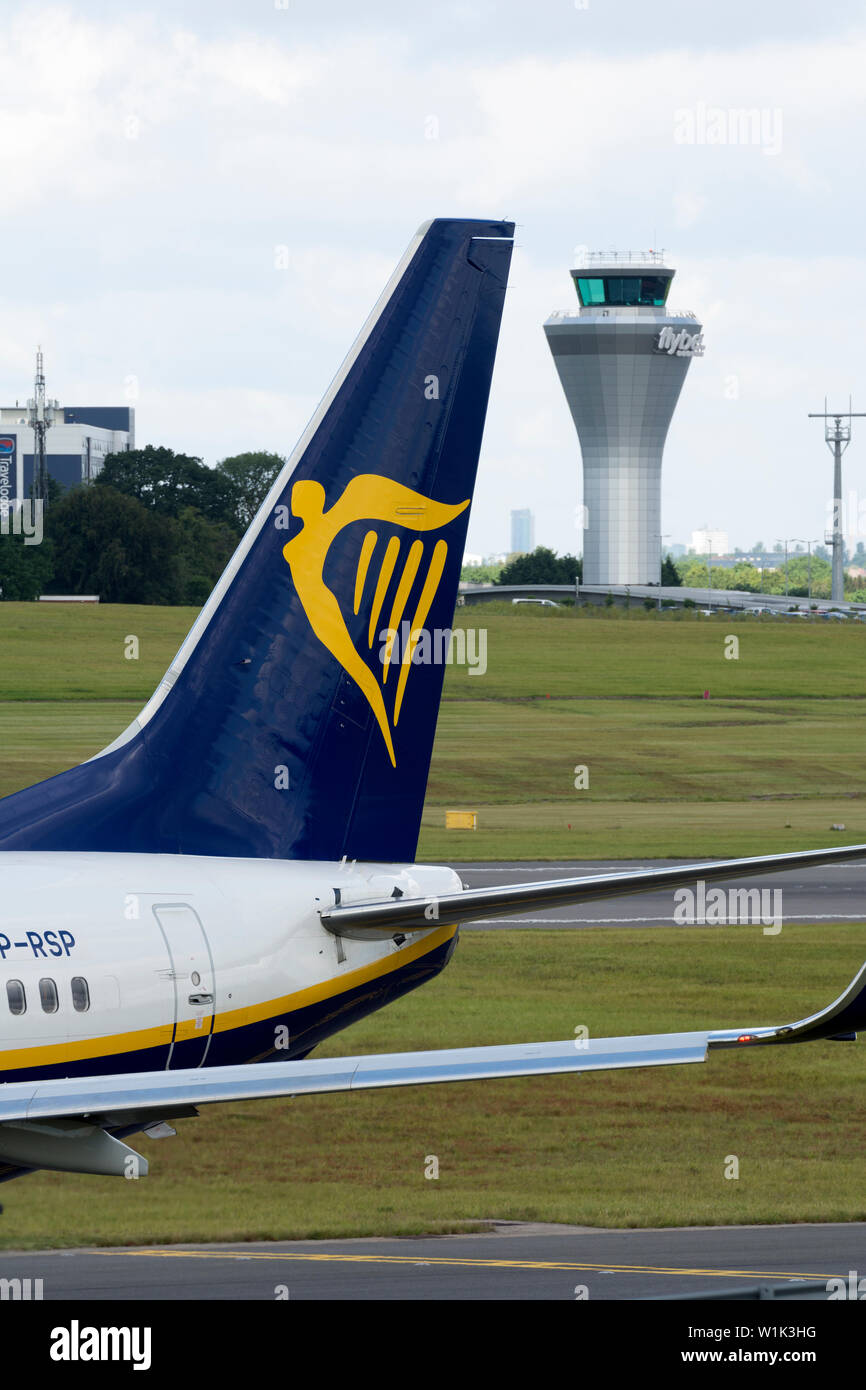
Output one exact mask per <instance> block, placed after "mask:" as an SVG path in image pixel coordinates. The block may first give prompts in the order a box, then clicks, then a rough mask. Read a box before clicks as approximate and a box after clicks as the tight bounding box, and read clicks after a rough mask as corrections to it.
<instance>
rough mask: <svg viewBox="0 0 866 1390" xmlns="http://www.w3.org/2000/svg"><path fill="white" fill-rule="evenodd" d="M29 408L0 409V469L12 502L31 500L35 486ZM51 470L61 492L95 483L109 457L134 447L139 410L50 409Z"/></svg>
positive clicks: (48, 445)
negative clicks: (18, 499) (136, 415)
mask: <svg viewBox="0 0 866 1390" xmlns="http://www.w3.org/2000/svg"><path fill="white" fill-rule="evenodd" d="M27 414H28V412H27V407H26V405H22V406H19V405H7V406H2V407H0V466H2V468H3V473H4V476H7V477H8V480H9V484H8V485H9V493H10V496H11V497H19V498H23V497H29V496H30V490H31V487H32V486H33V454H34V445H33V434H34V432H33V429H32V428H31V426H30V425H28V423H27ZM45 417H46V420H47V421H48V423H49V428H48V431H47V433H46V458H45V462H46V467H47V471H48V473H49V474H50V476H51V477H52V478H54V479H55V480H56V481H57V482H58V483H60V485H61V487H64V488H67V487H74V486H75V485H76V484H77V483H86V482H90V481H92V479H93V478H95V477H96V475H97V474H98V473H100V472H101V471H102V467H103V464H104V462H105V458H106V455H107V454H118V453H122V452H124V451H125V450H127V449H134V448H135V411H134V409H133V408H132V407H131V406H61V405H59V404H57V403H52V404H50V405H48V406H47V407H46V410H45Z"/></svg>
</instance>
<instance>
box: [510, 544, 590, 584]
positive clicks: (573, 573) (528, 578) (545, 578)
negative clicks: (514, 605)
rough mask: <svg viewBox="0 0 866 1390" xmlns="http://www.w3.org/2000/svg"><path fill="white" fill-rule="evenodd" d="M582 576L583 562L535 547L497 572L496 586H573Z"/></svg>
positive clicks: (542, 547)
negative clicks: (529, 552)
mask: <svg viewBox="0 0 866 1390" xmlns="http://www.w3.org/2000/svg"><path fill="white" fill-rule="evenodd" d="M582 576H583V561H582V560H579V559H578V558H577V556H575V555H557V554H556V552H555V551H554V550H549V549H548V548H547V546H544V545H539V546H536V548H535V550H533V551H532V552H531V554H529V555H518V556H517V557H516V558H515V559H514V560H512V561H511V563H510V564H508V565H504V566H503V568H502V569H501V570H500V572H499V578H498V579H496V580H495V581H494V582H495V583H496V584H573V583H574V581H575V579H581V578H582Z"/></svg>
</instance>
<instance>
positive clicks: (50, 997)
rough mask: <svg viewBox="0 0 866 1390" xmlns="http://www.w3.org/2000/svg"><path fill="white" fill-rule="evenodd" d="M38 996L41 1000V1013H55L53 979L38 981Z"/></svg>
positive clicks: (55, 988)
mask: <svg viewBox="0 0 866 1390" xmlns="http://www.w3.org/2000/svg"><path fill="white" fill-rule="evenodd" d="M39 998H40V999H41V1000H42V1011H43V1013H46V1014H56V1013H57V986H56V984H55V983H54V981H53V980H40V981H39Z"/></svg>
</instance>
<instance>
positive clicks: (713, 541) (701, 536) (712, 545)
mask: <svg viewBox="0 0 866 1390" xmlns="http://www.w3.org/2000/svg"><path fill="white" fill-rule="evenodd" d="M730 548H731V544H730V541H729V539H728V533H727V531H711V530H709V529H708V528H707V527H706V526H705V527H703V528H702V530H700V531H693V532H692V544H691V549H692V550H693V551H694V552H695V554H696V555H706V554H707V552H708V551H712V553H713V555H727V554H728V551H729V550H730Z"/></svg>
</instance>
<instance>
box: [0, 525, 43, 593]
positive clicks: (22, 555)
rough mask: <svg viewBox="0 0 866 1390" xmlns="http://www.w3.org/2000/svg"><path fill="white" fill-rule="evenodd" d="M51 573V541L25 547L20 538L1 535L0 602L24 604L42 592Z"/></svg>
mask: <svg viewBox="0 0 866 1390" xmlns="http://www.w3.org/2000/svg"><path fill="white" fill-rule="evenodd" d="M53 573H54V560H53V554H52V546H51V542H50V541H48V540H45V539H43V540H42V542H41V544H40V545H25V543H24V536H23V535H17V536H16V535H15V533H14V531H10V532H9V534H8V535H5V536H4V535H0V599H4V600H6V601H7V602H12V603H27V602H30V601H31V600H32V599H37V598H38V597H39V595H40V594H41V593H44V591H45V586H46V584H48V583H49V582H50V580H51V576H52V574H53Z"/></svg>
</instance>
